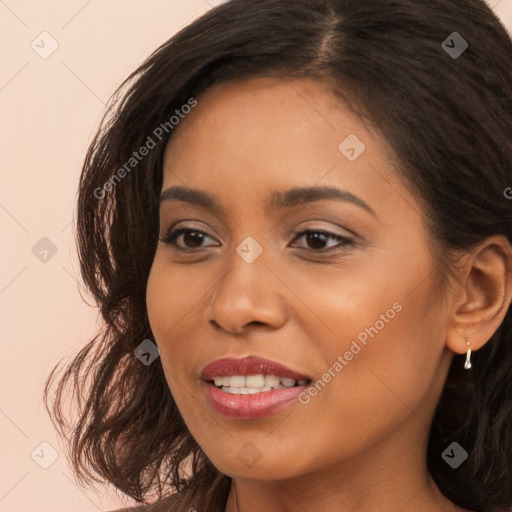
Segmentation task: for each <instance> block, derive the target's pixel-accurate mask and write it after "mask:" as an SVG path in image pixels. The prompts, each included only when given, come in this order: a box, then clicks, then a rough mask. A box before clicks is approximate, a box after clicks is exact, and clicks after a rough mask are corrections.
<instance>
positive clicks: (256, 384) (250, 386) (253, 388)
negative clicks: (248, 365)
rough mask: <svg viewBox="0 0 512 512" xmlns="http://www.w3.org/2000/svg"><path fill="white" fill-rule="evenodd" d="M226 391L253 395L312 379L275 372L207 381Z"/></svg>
mask: <svg viewBox="0 0 512 512" xmlns="http://www.w3.org/2000/svg"><path fill="white" fill-rule="evenodd" d="M207 382H209V383H211V384H213V385H214V386H216V387H217V388H219V389H222V391H224V392H226V393H231V394H233V395H252V394H255V393H264V392H266V391H273V390H275V389H283V388H291V387H298V386H305V385H306V384H309V383H310V382H311V380H310V379H299V380H295V379H292V378H289V377H282V376H278V375H273V374H263V373H257V374H254V375H247V376H244V375H231V376H225V377H220V376H218V377H215V378H214V379H213V380H211V381H207Z"/></svg>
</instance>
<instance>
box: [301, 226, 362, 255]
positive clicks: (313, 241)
mask: <svg viewBox="0 0 512 512" xmlns="http://www.w3.org/2000/svg"><path fill="white" fill-rule="evenodd" d="M296 234H297V237H296V238H295V240H297V239H299V238H302V237H305V238H304V240H306V243H307V244H308V245H309V246H310V248H311V249H313V250H314V251H316V252H320V251H329V250H331V249H332V248H333V247H339V248H342V247H344V246H347V245H351V244H353V243H354V240H353V239H351V238H347V237H344V236H341V235H337V234H336V233H331V232H330V231H324V230H318V229H306V230H304V231H301V232H300V233H296ZM329 240H336V241H338V244H335V245H334V246H331V247H327V249H326V248H325V244H326V243H327V241H329ZM306 248H307V247H306Z"/></svg>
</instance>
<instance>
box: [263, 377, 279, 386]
mask: <svg viewBox="0 0 512 512" xmlns="http://www.w3.org/2000/svg"><path fill="white" fill-rule="evenodd" d="M280 381H281V379H280V378H279V377H278V376H277V375H265V386H269V387H271V388H273V387H275V386H277V385H278V384H279V382H280Z"/></svg>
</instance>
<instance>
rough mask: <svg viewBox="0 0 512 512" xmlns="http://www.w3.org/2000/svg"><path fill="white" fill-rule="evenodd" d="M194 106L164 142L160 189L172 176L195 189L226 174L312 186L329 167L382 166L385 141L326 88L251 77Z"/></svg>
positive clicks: (298, 81)
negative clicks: (283, 177)
mask: <svg viewBox="0 0 512 512" xmlns="http://www.w3.org/2000/svg"><path fill="white" fill-rule="evenodd" d="M197 101H198V104H197V106H196V107H195V108H194V109H193V110H192V111H191V112H190V113H189V114H187V115H186V116H185V118H184V119H183V120H182V121H181V122H180V124H179V126H177V128H176V129H175V131H174V132H173V134H172V137H171V139H170V141H169V144H168V147H167V150H166V154H165V159H164V185H168V184H169V183H170V182H175V181H177V178H176V176H173V173H175V174H180V173H186V175H187V179H192V180H194V181H197V182H198V183H199V182H205V180H208V181H211V180H215V179H220V178H221V176H220V174H222V177H226V173H227V172H228V171H230V172H233V173H234V175H233V176H232V178H240V177H241V175H242V174H243V175H244V176H245V178H246V179H249V178H250V177H251V176H252V177H254V178H257V179H258V180H262V179H268V178H271V177H275V178H277V177H278V176H279V175H280V174H281V173H285V174H289V173H290V172H291V173H292V174H293V176H295V178H296V180H298V181H305V182H307V183H308V184H311V180H315V178H317V179H318V178H320V177H321V176H322V175H323V174H325V173H326V172H328V171H329V169H331V168H333V166H336V167H337V168H339V167H340V166H343V167H345V168H346V170H352V171H354V170H356V169H357V168H359V167H360V166H361V165H362V164H363V163H365V164H366V165H368V164H372V165H377V166H379V167H382V166H383V165H384V162H383V160H384V158H385V150H386V149H388V148H387V146H386V143H385V141H384V140H383V139H382V138H381V137H379V136H378V135H375V134H374V133H372V132H370V131H369V130H368V127H367V126H366V123H363V121H362V120H361V119H360V118H359V117H358V116H357V115H356V114H354V113H353V112H352V110H351V109H350V108H349V107H348V106H347V105H346V104H345V103H344V102H343V101H342V100H341V99H340V98H339V97H338V96H336V95H335V94H334V93H333V91H332V90H331V89H330V87H329V86H328V85H326V84H324V83H321V82H317V81H313V80H309V79H276V78H253V79H249V80H244V81H236V82H228V83H222V84H218V85H215V86H213V87H211V88H210V89H207V90H206V92H205V93H203V94H202V95H201V96H200V97H199V98H197ZM345 141H348V142H347V143H345ZM340 144H341V146H340ZM354 144H356V146H355V149H356V151H357V152H358V153H359V152H360V153H361V154H360V155H359V156H358V155H356V156H357V160H352V161H350V160H349V159H347V154H344V153H343V150H347V149H348V150H350V149H351V148H350V147H349V146H354ZM352 153H353V152H352ZM348 156H350V154H348ZM268 173H270V176H269V175H268Z"/></svg>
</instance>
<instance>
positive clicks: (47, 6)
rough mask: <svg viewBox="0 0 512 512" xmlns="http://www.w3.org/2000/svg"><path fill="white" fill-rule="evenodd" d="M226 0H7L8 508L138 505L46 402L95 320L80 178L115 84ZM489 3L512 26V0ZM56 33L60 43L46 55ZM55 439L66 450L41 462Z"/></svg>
mask: <svg viewBox="0 0 512 512" xmlns="http://www.w3.org/2000/svg"><path fill="white" fill-rule="evenodd" d="M218 3H220V0H217V1H214V0H209V1H208V2H207V1H203V0H167V1H163V0H160V1H157V0H152V1H149V2H141V1H139V2H135V1H133V0H123V1H121V0H110V1H108V2H107V1H99V0H93V1H91V0H89V1H87V0H73V1H64V0H60V1H57V0H55V1H47V2H44V3H37V2H29V1H27V0H16V1H15V0H10V1H9V0H8V1H7V2H0V39H1V44H0V48H2V54H1V62H2V65H1V69H0V109H1V121H0V123H1V124H0V125H1V137H0V144H1V159H2V168H1V171H0V180H1V187H0V227H1V233H2V246H1V247H2V249H1V264H0V312H1V324H0V325H1V327H2V353H3V357H1V362H2V366H1V371H0V390H1V395H0V434H1V435H0V443H1V444H0V457H1V473H0V512H36V511H37V512H46V511H48V512H50V511H51V512H70V511H74V512H75V511H76V512H96V511H98V510H111V509H115V508H118V507H121V506H123V505H125V506H126V505H128V504H131V503H132V502H130V501H129V500H127V499H121V497H120V496H117V497H116V495H115V494H114V493H113V492H112V489H109V488H107V487H98V488H97V492H94V491H93V490H91V489H82V488H80V487H78V486H77V485H76V484H75V482H74V479H73V475H72V472H71V470H70V468H69V466H68V464H67V461H66V458H65V454H64V449H63V448H64V447H63V446H62V445H61V441H60V440H59V439H58V437H57V435H56V433H55V431H54V429H53V426H52V424H51V422H50V420H49V417H48V414H47V412H46V410H45V408H44V405H43V402H42V392H43V385H44V382H45V380H46V378H47V376H48V374H49V372H50V370H51V369H52V368H53V366H54V365H55V364H56V363H57V362H58V361H59V359H61V358H62V357H68V358H69V357H70V356H71V355H72V354H74V353H75V352H77V350H78V349H79V348H80V347H81V346H83V345H85V344H86V343H87V342H88V341H89V339H90V338H91V336H92V334H93V333H94V330H95V327H96V325H97V324H96V319H97V311H96V310H95V309H94V308H92V307H90V306H88V305H87V304H86V303H85V302H84V301H83V300H82V298H81V296H80V293H79V288H80V286H79V277H78V265H77V258H76V253H75V247H74V239H73V236H74V233H73V220H74V219H73V215H74V208H75V199H76V189H77V184H78V178H79V174H80V170H81V166H82V163H83V159H84V156H85V152H86V150H87V147H88V145H89V142H90V141H91V138H92V136H93V134H94V132H95V130H96V128H97V126H98V123H99V121H100V118H101V115H102V112H103V110H104V107H105V103H106V102H107V100H108V98H109V96H110V95H111V94H112V93H113V92H114V90H115V88H116V87H117V86H118V85H119V84H120V82H121V81H122V79H123V78H125V77H126V76H127V75H128V74H129V73H130V72H131V71H133V70H134V69H135V68H136V67H137V66H138V65H139V64H140V63H141V62H142V61H143V60H144V58H145V57H146V56H148V55H149V54H150V53H151V52H152V51H153V50H154V49H156V48H157V47H158V46H159V45H160V44H161V43H163V42H164V41H166V40H167V39H168V38H169V37H170V36H171V35H172V34H174V33H175V32H176V31H177V30H178V29H180V28H181V27H183V26H184V25H186V24H188V23H189V22H190V21H192V20H193V19H194V18H196V17H197V16H199V15H201V14H203V13H204V12H206V11H207V10H209V9H210V8H211V7H212V6H214V5H216V4H218ZM489 4H490V6H491V7H493V8H495V11H496V13H497V14H498V15H499V16H500V17H501V18H502V20H503V21H504V23H505V24H506V25H507V27H509V30H510V31H511V32H512V0H491V1H490V2H489ZM42 32H47V33H48V34H50V36H48V35H40V34H41V33H42ZM54 41H56V42H57V43H58V48H57V49H56V51H55V52H54V53H52V54H51V55H50V56H49V57H47V58H43V57H42V56H46V55H45V52H50V50H51V49H52V45H55V44H56V43H55V42H54ZM32 45H33V46H34V48H33V47H32ZM41 55H42V56H41ZM43 238H44V239H43ZM41 239H43V240H42V241H41ZM46 239H48V240H46ZM34 246H35V247H36V249H34V252H36V254H34V252H33V248H34ZM52 250H53V251H55V250H56V251H57V252H56V253H55V254H52ZM45 251H48V252H46V253H45ZM45 258H46V261H41V259H43V260H44V259H45ZM83 295H84V297H87V296H86V295H85V293H83ZM89 302H90V301H89ZM41 443H49V445H51V446H48V445H47V444H43V445H41ZM52 449H53V450H55V452H56V455H57V459H56V460H55V462H53V464H51V465H50V466H49V467H48V468H47V469H44V468H43V467H41V465H43V466H44V465H45V464H49V463H50V462H51V457H52V453H53V452H52Z"/></svg>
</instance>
